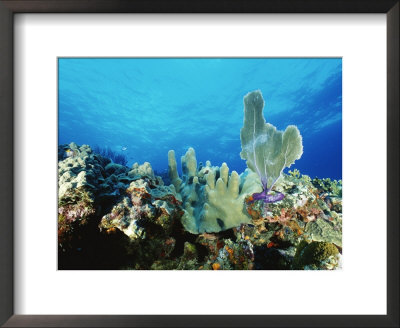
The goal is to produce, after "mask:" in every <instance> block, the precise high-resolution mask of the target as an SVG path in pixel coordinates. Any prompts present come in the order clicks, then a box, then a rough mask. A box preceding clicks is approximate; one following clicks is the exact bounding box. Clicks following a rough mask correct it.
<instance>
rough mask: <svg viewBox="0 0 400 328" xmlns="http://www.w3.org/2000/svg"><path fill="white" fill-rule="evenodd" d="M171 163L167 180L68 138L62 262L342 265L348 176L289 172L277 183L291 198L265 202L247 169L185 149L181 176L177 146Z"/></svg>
mask: <svg viewBox="0 0 400 328" xmlns="http://www.w3.org/2000/svg"><path fill="white" fill-rule="evenodd" d="M168 164H169V178H170V180H171V185H169V186H167V185H165V184H164V181H163V179H162V178H161V177H160V176H157V175H156V174H155V172H154V171H153V170H152V167H151V165H150V164H149V163H143V164H141V165H139V164H138V163H135V164H133V166H132V167H131V168H128V167H125V166H123V165H120V164H117V163H113V162H112V161H111V160H110V159H108V158H104V157H102V156H101V155H99V154H96V153H94V152H93V151H92V150H91V149H90V147H89V146H87V145H82V146H80V147H79V146H77V145H76V144H74V143H71V144H69V145H60V146H59V163H58V165H59V172H58V173H59V199H58V201H59V212H58V228H59V231H58V235H59V238H58V242H59V249H58V250H59V268H60V269H126V270H129V269H144V270H251V269H255V270H335V269H338V268H340V267H341V251H342V249H341V246H342V239H341V236H342V200H341V181H336V182H335V181H331V180H328V179H317V178H316V179H311V178H310V177H309V176H307V175H302V174H301V173H300V172H299V171H298V170H294V171H290V172H289V174H284V173H282V174H281V178H280V179H279V180H278V181H277V182H276V184H275V190H276V192H277V193H283V194H285V197H284V199H282V200H281V201H279V202H275V203H268V204H266V203H265V202H264V201H263V200H254V199H252V194H253V193H254V192H259V191H261V189H262V186H261V183H260V180H259V176H258V175H257V174H256V173H254V172H252V171H251V170H249V169H247V170H246V171H245V172H243V173H242V174H241V175H238V174H237V173H234V172H232V173H231V174H229V169H228V166H227V165H226V164H222V165H221V166H220V167H218V166H212V165H211V163H210V162H207V163H206V164H205V165H202V164H200V165H197V160H196V157H195V153H194V150H193V149H189V151H188V152H187V153H186V154H185V156H183V157H182V172H183V174H182V176H181V177H179V175H178V172H177V167H176V161H175V155H174V153H173V152H172V151H171V152H169V160H168ZM207 210H208V211H207ZM217 218H219V219H221V221H222V223H223V224H222V223H220V224H218V220H217ZM208 220H210V222H211V223H209V222H208ZM212 220H214V221H212ZM212 222H213V223H212ZM215 222H216V223H217V225H218V226H216V225H215ZM190 225H192V226H193V227H194V228H193V229H192V231H190V230H189V229H188V228H187V227H188V226H190ZM208 225H209V226H210V227H215V230H216V231H209V230H208ZM221 226H222V227H224V228H222V227H221ZM204 227H207V228H204ZM210 230H213V229H210Z"/></svg>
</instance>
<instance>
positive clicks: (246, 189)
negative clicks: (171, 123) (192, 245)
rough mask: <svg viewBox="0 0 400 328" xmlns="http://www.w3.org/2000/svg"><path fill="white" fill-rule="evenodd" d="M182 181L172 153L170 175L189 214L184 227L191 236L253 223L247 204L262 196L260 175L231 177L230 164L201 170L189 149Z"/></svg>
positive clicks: (191, 150)
mask: <svg viewBox="0 0 400 328" xmlns="http://www.w3.org/2000/svg"><path fill="white" fill-rule="evenodd" d="M181 164H182V179H181V178H180V177H179V175H178V172H177V164H176V160H175V153H174V151H173V150H170V151H169V152H168V168H169V169H168V173H169V177H170V179H171V182H172V184H173V185H174V187H175V190H176V191H177V193H180V195H181V197H182V202H183V208H184V211H185V213H184V214H183V216H182V219H181V221H182V224H183V226H184V227H185V229H186V230H187V231H189V232H191V233H194V234H198V233H204V232H208V233H210V232H219V231H223V230H227V229H230V228H233V227H237V226H239V225H240V224H241V223H250V222H251V217H250V216H249V215H248V214H247V211H246V208H245V205H244V200H245V198H246V197H247V196H249V195H251V194H253V193H255V192H260V191H261V189H262V187H261V184H260V182H259V178H258V176H257V174H255V173H253V172H251V171H249V170H246V171H245V172H244V173H243V174H241V175H239V174H238V173H237V172H236V171H232V173H231V174H229V168H228V166H227V165H226V163H223V164H222V165H221V167H218V166H211V163H210V161H207V162H206V165H205V166H202V165H200V166H199V167H198V166H197V160H196V154H195V151H194V149H193V148H189V150H188V151H187V152H186V154H185V155H184V156H182V158H181Z"/></svg>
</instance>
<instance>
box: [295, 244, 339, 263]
mask: <svg viewBox="0 0 400 328" xmlns="http://www.w3.org/2000/svg"><path fill="white" fill-rule="evenodd" d="M338 254H339V251H338V249H337V247H336V246H335V245H334V244H332V243H326V242H317V241H314V242H311V243H310V244H308V243H307V242H306V241H302V242H301V243H300V244H299V245H298V246H297V250H296V254H295V257H294V261H293V266H294V269H327V268H328V269H329V268H331V269H333V268H334V263H338V261H337V260H336V259H337V257H338ZM329 264H330V265H329Z"/></svg>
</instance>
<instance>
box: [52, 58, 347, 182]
mask: <svg viewBox="0 0 400 328" xmlns="http://www.w3.org/2000/svg"><path fill="white" fill-rule="evenodd" d="M58 78H59V84H58V87H59V93H58V100H59V109H58V117H59V140H58V142H59V144H65V143H70V142H71V141H74V142H75V143H77V144H78V145H82V144H89V145H90V146H95V145H98V146H101V147H107V146H108V147H110V148H111V149H112V150H114V151H117V152H121V153H123V154H125V155H126V156H127V157H128V161H129V162H128V165H131V164H133V163H134V162H138V163H143V162H145V161H148V162H150V163H151V165H152V167H153V169H155V170H157V171H160V172H162V171H164V170H166V169H167V166H168V160H167V153H168V150H170V149H174V150H175V153H176V156H177V161H178V163H180V160H179V158H180V156H182V155H183V154H184V153H185V152H186V150H187V148H188V147H193V148H194V149H195V150H196V155H197V161H198V163H199V162H203V163H204V162H205V161H206V160H210V161H211V163H212V164H213V165H221V164H222V162H226V163H227V164H228V166H229V168H230V170H236V171H238V172H239V173H240V172H242V171H243V170H244V169H245V168H246V164H245V161H243V160H242V159H241V158H240V155H239V153H240V151H241V144H240V129H241V127H242V125H243V96H244V95H246V94H247V93H248V92H250V91H253V90H257V89H260V90H261V92H262V94H263V97H264V100H265V107H264V117H265V118H266V120H267V122H269V123H271V124H273V125H275V126H276V127H277V128H278V129H280V130H284V129H285V128H286V126H287V125H291V124H294V125H297V127H298V128H299V130H300V133H301V135H302V136H303V146H304V153H303V156H302V158H301V159H300V160H298V161H296V163H295V164H294V165H292V167H291V169H293V168H297V169H299V170H300V172H301V173H303V174H308V175H310V176H311V177H315V176H318V177H321V178H322V177H330V178H333V179H341V177H342V61H341V59H338V58H324V59H322V58H321V59H319V58H318V59H317V58H308V59H300V58H299V59H288V58H281V59H278V58H268V59H256V58H248V59H232V58H222V59H219V58H218V59H217V58H211V59H210V58H208V59H205V58H198V59H193V58H190V59H183V58H176V59H168V58H167V59H161V58H160V59H155V58H148V59H139V58H129V59H128V58H124V59H112V58H102V59H100V58H97V59H95V58H83V59H78V58H60V59H59V75H58ZM124 147H126V148H127V149H126V150H122V149H123V148H124ZM178 166H179V164H178ZM286 171H287V170H286Z"/></svg>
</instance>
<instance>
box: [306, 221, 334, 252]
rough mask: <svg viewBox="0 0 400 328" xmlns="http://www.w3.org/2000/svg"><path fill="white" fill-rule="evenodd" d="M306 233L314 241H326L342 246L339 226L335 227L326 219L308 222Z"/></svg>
mask: <svg viewBox="0 0 400 328" xmlns="http://www.w3.org/2000/svg"><path fill="white" fill-rule="evenodd" d="M305 232H306V234H307V236H308V237H309V238H310V239H311V240H313V241H324V242H329V243H334V244H336V245H338V246H340V247H341V246H342V232H341V227H340V226H339V225H337V226H335V225H333V224H332V223H330V222H327V221H325V220H324V219H321V218H318V219H316V220H315V221H312V222H308V223H307V225H306V229H305Z"/></svg>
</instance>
